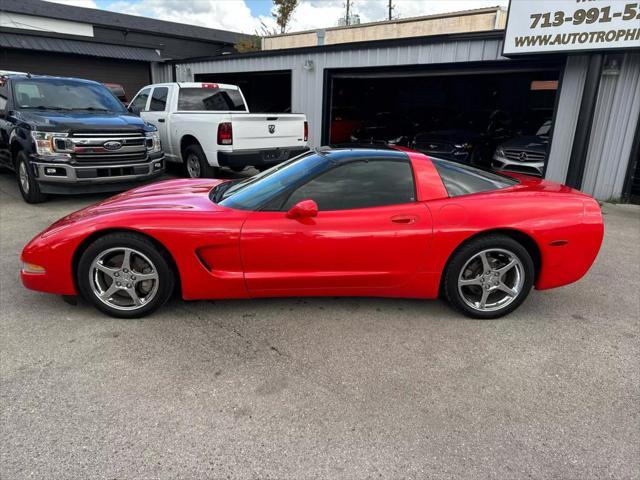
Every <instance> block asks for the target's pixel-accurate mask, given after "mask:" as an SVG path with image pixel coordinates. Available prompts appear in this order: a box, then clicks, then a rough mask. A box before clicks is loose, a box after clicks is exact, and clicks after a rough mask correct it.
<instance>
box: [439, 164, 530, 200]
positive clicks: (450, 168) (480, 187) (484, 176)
mask: <svg viewBox="0 0 640 480" xmlns="http://www.w3.org/2000/svg"><path fill="white" fill-rule="evenodd" d="M431 161H432V162H433V164H434V165H435V167H436V170H438V173H439V174H440V178H442V183H443V184H444V188H446V189H447V193H448V194H449V196H450V197H459V196H461V195H469V194H471V193H480V192H489V191H491V190H499V189H501V188H506V187H510V186H512V185H516V184H517V183H518V181H517V180H514V179H513V178H509V177H506V176H503V175H498V174H496V173H491V172H485V171H484V170H480V169H479V168H474V167H470V166H468V165H462V164H459V163H454V162H448V161H446V160H439V159H437V158H433V157H432V158H431Z"/></svg>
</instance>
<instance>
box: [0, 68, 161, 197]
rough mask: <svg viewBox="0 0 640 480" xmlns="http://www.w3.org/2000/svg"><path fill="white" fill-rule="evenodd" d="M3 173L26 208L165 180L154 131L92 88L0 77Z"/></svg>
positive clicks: (103, 90)
mask: <svg viewBox="0 0 640 480" xmlns="http://www.w3.org/2000/svg"><path fill="white" fill-rule="evenodd" d="M0 165H2V166H4V167H8V168H10V169H12V170H14V171H15V172H16V176H17V178H18V185H19V187H20V192H21V193H22V196H23V197H24V199H25V201H27V202H28V203H39V202H42V201H44V200H45V199H46V198H47V194H50V193H51V194H69V193H70V194H73V193H89V192H110V191H118V190H125V189H127V188H131V187H133V186H135V185H137V184H139V183H141V182H145V181H148V180H150V179H152V178H155V177H158V176H160V175H161V174H162V173H163V171H164V154H163V152H162V148H161V145H160V138H159V136H158V133H157V131H156V128H155V127H154V126H152V125H149V124H147V123H145V122H144V121H143V120H142V119H141V118H140V117H138V116H136V115H134V114H132V113H130V112H128V111H127V109H126V108H125V107H124V105H122V103H120V101H119V100H118V99H117V98H116V97H115V96H114V95H113V94H112V93H111V91H109V89H108V88H107V87H105V86H104V85H102V84H100V83H97V82H92V81H89V80H80V79H76V78H62V77H49V76H38V75H29V74H6V75H2V74H1V73H0Z"/></svg>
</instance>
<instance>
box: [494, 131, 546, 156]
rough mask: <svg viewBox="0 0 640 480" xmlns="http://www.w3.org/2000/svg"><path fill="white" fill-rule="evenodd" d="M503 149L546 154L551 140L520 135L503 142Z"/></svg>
mask: <svg viewBox="0 0 640 480" xmlns="http://www.w3.org/2000/svg"><path fill="white" fill-rule="evenodd" d="M501 147H502V148H506V149H509V150H527V151H530V152H540V153H545V152H546V151H547V148H549V139H547V138H544V137H538V136H535V135H519V136H517V137H513V138H512V139H510V140H507V141H506V142H503V143H502V145H501Z"/></svg>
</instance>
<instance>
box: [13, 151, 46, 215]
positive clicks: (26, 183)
mask: <svg viewBox="0 0 640 480" xmlns="http://www.w3.org/2000/svg"><path fill="white" fill-rule="evenodd" d="M16 175H17V177H18V187H19V188H20V193H21V194H22V198H24V201H25V202H27V203H41V202H44V201H45V200H46V199H47V195H46V194H44V193H42V192H41V191H40V185H38V182H37V181H36V178H35V176H34V175H33V170H32V169H31V165H30V164H29V159H28V158H27V154H26V153H24V152H23V151H20V152H18V155H17V157H16Z"/></svg>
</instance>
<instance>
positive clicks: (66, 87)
mask: <svg viewBox="0 0 640 480" xmlns="http://www.w3.org/2000/svg"><path fill="white" fill-rule="evenodd" d="M13 98H14V102H15V104H16V105H17V108H19V109H36V110H89V111H105V112H118V113H123V112H125V111H126V110H125V108H124V106H123V105H122V104H121V103H120V101H119V100H118V99H117V98H116V97H114V96H113V94H112V93H111V92H110V91H109V89H108V88H107V87H105V86H104V85H101V84H99V83H88V82H82V81H75V80H71V79H66V78H60V79H57V78H47V79H38V78H30V79H24V80H17V81H15V82H14V83H13Z"/></svg>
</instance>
